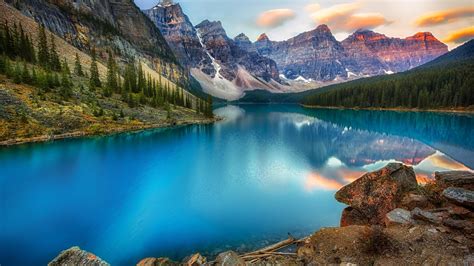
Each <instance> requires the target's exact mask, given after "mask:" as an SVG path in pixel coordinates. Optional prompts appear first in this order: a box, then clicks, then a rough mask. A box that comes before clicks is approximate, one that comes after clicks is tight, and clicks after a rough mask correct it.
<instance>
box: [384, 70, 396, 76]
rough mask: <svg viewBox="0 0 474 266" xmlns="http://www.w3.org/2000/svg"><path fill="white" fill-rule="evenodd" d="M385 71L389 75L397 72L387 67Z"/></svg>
mask: <svg viewBox="0 0 474 266" xmlns="http://www.w3.org/2000/svg"><path fill="white" fill-rule="evenodd" d="M383 72H385V74H387V75H391V74H393V73H395V72H393V71H392V70H385V69H384V70H383Z"/></svg>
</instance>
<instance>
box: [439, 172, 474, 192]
mask: <svg viewBox="0 0 474 266" xmlns="http://www.w3.org/2000/svg"><path fill="white" fill-rule="evenodd" d="M435 178H436V183H438V185H440V186H441V187H443V188H447V187H460V188H464V189H469V190H474V173H472V172H468V171H446V172H436V173H435Z"/></svg>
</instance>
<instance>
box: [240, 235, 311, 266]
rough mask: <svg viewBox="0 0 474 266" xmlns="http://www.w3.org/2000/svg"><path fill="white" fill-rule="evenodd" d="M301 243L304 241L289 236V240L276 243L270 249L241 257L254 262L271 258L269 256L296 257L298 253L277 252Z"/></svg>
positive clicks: (263, 249)
mask: <svg viewBox="0 0 474 266" xmlns="http://www.w3.org/2000/svg"><path fill="white" fill-rule="evenodd" d="M301 241H302V239H301V240H297V239H295V238H294V237H292V236H289V237H288V239H285V240H283V241H280V242H278V243H275V244H273V245H270V246H268V247H264V248H262V249H259V250H256V251H252V252H249V253H245V254H243V255H241V256H240V257H241V258H242V259H243V260H252V261H253V260H255V259H257V260H258V259H259V258H264V257H269V256H272V255H281V256H296V253H288V252H277V251H278V250H280V249H282V248H284V247H287V246H290V245H293V244H295V243H299V242H301Z"/></svg>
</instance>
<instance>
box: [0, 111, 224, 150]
mask: <svg viewBox="0 0 474 266" xmlns="http://www.w3.org/2000/svg"><path fill="white" fill-rule="evenodd" d="M220 120H222V118H221V117H214V118H206V119H199V120H182V121H168V122H165V123H161V124H148V125H135V126H131V127H118V128H111V129H109V130H107V131H104V132H86V131H82V130H81V131H74V132H69V133H63V134H56V135H42V136H37V137H31V138H14V139H8V140H4V141H0V149H1V148H3V147H10V146H15V145H21V144H28V143H39V142H48V141H54V140H63V139H74V138H81V137H96V136H111V135H116V134H121V133H137V132H141V131H145V130H150V129H159V128H174V127H179V126H187V125H204V124H212V123H214V122H217V121H220Z"/></svg>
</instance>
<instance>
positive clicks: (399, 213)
mask: <svg viewBox="0 0 474 266" xmlns="http://www.w3.org/2000/svg"><path fill="white" fill-rule="evenodd" d="M385 217H386V219H385V225H386V226H391V225H396V224H412V223H414V222H415V221H414V220H413V218H412V217H411V213H410V211H407V210H405V209H401V208H396V209H394V210H392V211H391V212H389V213H387V215H386V216H385Z"/></svg>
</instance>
